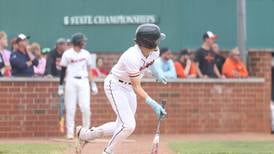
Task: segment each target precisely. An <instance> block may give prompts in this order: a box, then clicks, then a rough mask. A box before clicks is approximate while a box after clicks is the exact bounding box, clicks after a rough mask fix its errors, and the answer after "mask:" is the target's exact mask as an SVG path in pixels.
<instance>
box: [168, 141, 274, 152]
mask: <svg viewBox="0 0 274 154" xmlns="http://www.w3.org/2000/svg"><path fill="white" fill-rule="evenodd" d="M169 146H170V147H171V149H172V150H173V151H175V153H176V154H274V141H174V142H171V143H170V144H169Z"/></svg>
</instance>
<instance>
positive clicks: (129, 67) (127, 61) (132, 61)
mask: <svg viewBox="0 0 274 154" xmlns="http://www.w3.org/2000/svg"><path fill="white" fill-rule="evenodd" d="M159 54H160V52H159V49H158V50H157V51H154V52H151V53H150V54H149V56H148V57H144V55H143V53H142V51H141V49H140V48H139V46H138V45H134V46H133V47H131V48H129V49H128V50H127V51H125V52H124V53H123V54H122V55H121V57H120V59H119V60H118V62H117V64H116V65H115V66H114V67H113V68H112V70H111V73H112V74H113V75H114V76H116V77H117V78H119V79H121V80H123V81H125V82H130V77H136V76H140V77H143V75H144V71H145V70H146V69H147V68H148V67H149V66H150V65H152V64H153V62H154V61H155V60H156V59H157V58H158V57H159Z"/></svg>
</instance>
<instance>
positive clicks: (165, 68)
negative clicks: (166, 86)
mask: <svg viewBox="0 0 274 154" xmlns="http://www.w3.org/2000/svg"><path fill="white" fill-rule="evenodd" d="M153 67H154V69H155V70H157V72H159V73H160V74H163V76H165V77H166V78H169V79H175V78H177V74H176V70H175V66H174V63H173V60H172V52H171V50H170V49H168V48H161V49H160V57H159V58H158V59H157V60H155V62H154V64H153Z"/></svg>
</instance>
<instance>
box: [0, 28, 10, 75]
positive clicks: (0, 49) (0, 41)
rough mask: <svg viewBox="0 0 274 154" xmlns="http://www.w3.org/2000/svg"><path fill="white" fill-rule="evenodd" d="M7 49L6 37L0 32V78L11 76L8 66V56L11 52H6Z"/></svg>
mask: <svg viewBox="0 0 274 154" xmlns="http://www.w3.org/2000/svg"><path fill="white" fill-rule="evenodd" d="M7 47H8V37H7V34H6V33H5V32H3V31H2V32H0V69H1V71H0V76H6V77H9V76H11V66H10V54H11V52H10V51H9V50H7V49H6V48H7Z"/></svg>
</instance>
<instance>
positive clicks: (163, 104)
mask: <svg viewBox="0 0 274 154" xmlns="http://www.w3.org/2000/svg"><path fill="white" fill-rule="evenodd" d="M161 105H162V107H163V108H165V107H166V100H162V104H161Z"/></svg>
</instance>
